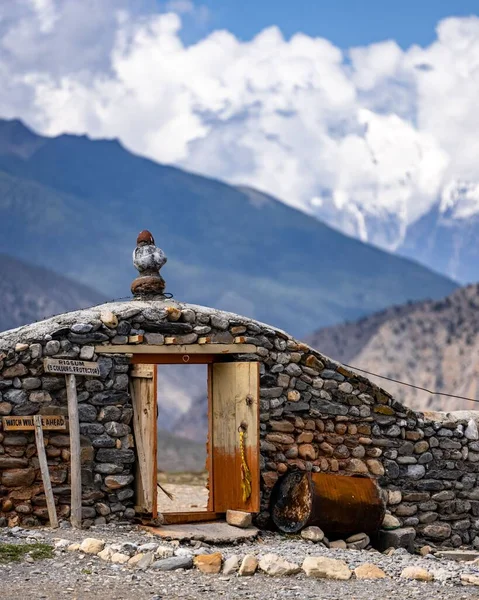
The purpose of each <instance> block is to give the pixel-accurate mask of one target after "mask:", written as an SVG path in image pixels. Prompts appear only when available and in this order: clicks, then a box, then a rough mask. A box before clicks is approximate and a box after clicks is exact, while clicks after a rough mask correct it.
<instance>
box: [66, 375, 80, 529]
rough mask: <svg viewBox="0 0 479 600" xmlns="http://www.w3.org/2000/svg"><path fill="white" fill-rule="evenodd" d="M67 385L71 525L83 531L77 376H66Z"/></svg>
mask: <svg viewBox="0 0 479 600" xmlns="http://www.w3.org/2000/svg"><path fill="white" fill-rule="evenodd" d="M65 378H66V384H67V399H68V418H69V422H70V479H71V490H72V491H71V509H70V510H71V518H70V520H71V524H72V526H73V527H76V528H77V529H81V521H82V508H81V495H82V489H81V459H80V421H79V418H78V402H77V388H76V379H75V375H65Z"/></svg>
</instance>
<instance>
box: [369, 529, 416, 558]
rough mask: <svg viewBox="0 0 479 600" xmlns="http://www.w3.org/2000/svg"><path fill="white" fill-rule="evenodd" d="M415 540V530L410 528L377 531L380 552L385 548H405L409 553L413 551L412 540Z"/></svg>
mask: <svg viewBox="0 0 479 600" xmlns="http://www.w3.org/2000/svg"><path fill="white" fill-rule="evenodd" d="M415 539H416V530H415V529H413V528H412V527H401V528H399V529H394V530H387V531H386V530H384V529H381V530H380V531H379V536H378V545H379V549H380V550H386V549H387V548H406V550H408V551H409V552H413V551H414V540H415Z"/></svg>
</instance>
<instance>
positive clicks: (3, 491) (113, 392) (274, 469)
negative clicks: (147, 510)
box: [0, 301, 479, 547]
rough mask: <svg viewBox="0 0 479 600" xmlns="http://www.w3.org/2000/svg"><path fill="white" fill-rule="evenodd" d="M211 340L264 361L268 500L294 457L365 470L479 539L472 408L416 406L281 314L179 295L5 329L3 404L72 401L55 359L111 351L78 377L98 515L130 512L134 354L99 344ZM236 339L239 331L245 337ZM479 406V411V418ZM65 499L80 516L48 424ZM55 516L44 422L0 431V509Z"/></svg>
mask: <svg viewBox="0 0 479 600" xmlns="http://www.w3.org/2000/svg"><path fill="white" fill-rule="evenodd" d="M135 334H144V342H143V343H145V344H162V343H164V342H165V336H171V335H174V336H175V343H178V344H192V343H195V342H196V341H197V340H198V338H199V337H201V336H208V337H209V338H210V339H211V343H233V342H234V341H235V338H239V337H240V338H241V341H242V342H244V343H249V344H254V345H255V346H256V348H257V350H256V353H255V354H249V355H240V354H238V355H233V356H232V357H231V358H232V359H233V360H254V361H259V362H260V363H261V370H260V372H261V395H260V431H261V478H262V492H261V493H262V499H261V513H260V514H259V515H258V518H257V521H258V523H259V524H260V525H263V526H266V525H268V524H269V522H270V521H269V512H268V510H269V500H270V495H271V491H272V488H273V487H274V485H275V483H276V482H277V480H278V478H279V477H281V475H283V474H285V473H287V472H289V471H290V470H296V469H299V470H302V471H316V472H319V471H323V472H333V473H342V474H363V475H365V476H370V477H373V478H375V479H377V481H378V484H379V485H380V487H381V488H382V490H383V494H384V498H385V501H386V503H387V508H388V510H389V511H390V512H391V513H392V514H394V515H395V516H396V517H397V518H398V519H399V521H400V523H401V524H403V525H404V526H412V527H414V528H415V529H416V531H417V534H418V538H419V539H424V540H426V541H433V542H434V543H436V544H444V545H448V546H450V545H452V546H459V545H461V544H470V545H474V546H476V547H479V489H477V487H476V484H477V477H478V472H479V441H478V438H479V436H478V430H477V425H476V421H475V416H474V415H471V413H467V414H466V413H457V414H454V413H451V414H449V415H435V416H434V415H424V414H421V413H415V412H413V411H410V410H408V409H407V408H405V407H404V406H403V405H402V404H400V403H398V402H396V401H395V400H394V399H393V398H392V397H391V396H390V395H389V394H387V392H385V391H384V390H382V389H380V388H378V387H377V386H375V385H373V384H371V383H370V382H369V381H368V380H367V379H365V378H363V377H361V376H359V375H356V374H354V373H351V372H349V371H348V370H347V369H345V368H344V367H342V366H341V365H339V364H337V363H335V362H333V361H331V360H330V359H328V358H327V357H325V356H323V355H321V354H320V353H319V352H316V351H314V350H312V349H311V348H309V347H308V346H306V345H305V344H303V343H301V342H298V341H296V340H294V339H293V338H291V337H290V336H288V335H287V334H285V333H284V332H282V331H279V330H276V329H274V328H272V327H270V326H268V325H264V324H261V323H258V322H255V321H252V320H249V319H246V318H244V317H239V316H237V315H232V314H230V313H224V312H220V311H215V310H213V309H206V308H203V307H197V306H192V305H186V304H180V303H175V302H171V301H168V302H160V301H154V302H153V301H152V302H143V301H132V302H125V303H117V304H109V305H104V306H102V307H98V308H96V309H90V310H85V311H79V312H75V313H68V314H66V315H62V316H60V317H56V318H53V319H49V320H47V321H43V322H41V323H38V324H34V325H31V326H28V327H23V328H20V329H18V330H13V331H11V332H6V333H4V334H3V335H0V415H10V414H12V415H30V414H36V413H38V412H43V413H45V414H46V413H48V414H52V412H54V411H58V412H63V413H64V414H66V391H65V382H64V377H63V376H51V375H45V374H44V373H43V358H44V357H46V356H51V357H56V358H80V359H84V360H98V362H99V364H100V369H101V377H100V378H88V377H77V383H78V386H77V387H78V401H79V412H80V421H81V434H82V438H81V441H82V463H83V473H82V481H83V488H84V490H83V491H84V493H83V507H84V508H83V510H84V513H83V518H84V520H85V521H86V524H88V523H90V524H91V523H93V522H100V523H102V522H105V521H106V522H109V521H111V520H119V519H131V518H133V517H134V509H133V500H134V498H133V496H134V492H133V483H134V481H133V471H134V462H135V452H134V439H133V435H132V432H131V429H130V427H131V419H132V408H131V403H130V396H129V393H128V384H129V377H128V372H129V368H130V367H129V364H128V358H127V357H126V356H122V355H113V356H104V355H103V356H102V355H100V356H97V355H96V354H95V347H94V346H95V345H97V344H102V343H113V344H126V343H127V342H128V336H129V335H135ZM236 341H240V340H238V339H236ZM473 417H474V418H473ZM45 435H46V444H47V446H46V450H47V455H48V461H49V464H50V469H51V474H52V481H53V484H54V494H55V498H56V501H57V502H58V512H59V515H60V516H61V517H63V518H66V517H68V516H69V505H68V503H69V497H70V489H69V486H68V478H69V469H68V467H69V442H68V434H67V433H66V434H65V433H58V432H57V433H53V432H51V433H48V432H46V434H45ZM46 519H47V511H46V506H45V499H44V496H43V493H42V485H41V477H40V472H39V467H38V461H37V458H36V451H35V445H34V440H33V434H31V433H15V432H0V522H2V520H3V521H6V522H7V523H8V524H9V525H16V524H19V523H21V524H22V525H35V524H38V523H41V522H44V521H45V520H46Z"/></svg>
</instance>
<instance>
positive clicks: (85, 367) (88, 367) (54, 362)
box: [43, 358, 100, 377]
mask: <svg viewBox="0 0 479 600" xmlns="http://www.w3.org/2000/svg"><path fill="white" fill-rule="evenodd" d="M43 368H44V370H45V373H52V374H53V375H69V374H70V375H88V376H89V377H99V376H100V366H99V364H98V363H97V362H88V361H86V360H73V359H70V358H44V359H43Z"/></svg>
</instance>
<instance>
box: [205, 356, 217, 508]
mask: <svg viewBox="0 0 479 600" xmlns="http://www.w3.org/2000/svg"><path fill="white" fill-rule="evenodd" d="M207 377H208V380H207V386H208V436H207V438H206V462H205V467H206V471H207V473H208V502H207V505H206V507H207V509H208V511H210V512H213V511H214V508H215V499H214V493H213V490H214V480H215V476H214V461H213V364H209V365H208V375H207Z"/></svg>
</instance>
